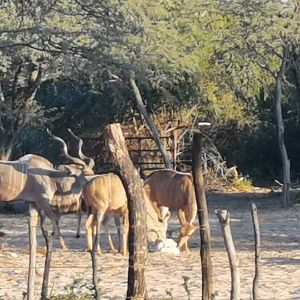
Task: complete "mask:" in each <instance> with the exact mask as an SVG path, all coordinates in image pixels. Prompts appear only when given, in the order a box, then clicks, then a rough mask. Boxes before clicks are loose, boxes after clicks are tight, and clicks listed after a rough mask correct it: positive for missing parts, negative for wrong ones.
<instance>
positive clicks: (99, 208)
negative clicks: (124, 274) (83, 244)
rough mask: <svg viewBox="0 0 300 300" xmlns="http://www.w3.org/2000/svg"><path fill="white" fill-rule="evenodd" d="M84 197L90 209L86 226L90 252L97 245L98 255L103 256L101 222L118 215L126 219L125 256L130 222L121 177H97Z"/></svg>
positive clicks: (86, 189)
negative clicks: (99, 239) (106, 217)
mask: <svg viewBox="0 0 300 300" xmlns="http://www.w3.org/2000/svg"><path fill="white" fill-rule="evenodd" d="M82 196H83V201H84V203H85V205H86V206H87V207H88V217H87V220H86V225H85V227H86V237H87V248H88V250H89V251H92V249H93V243H95V244H96V245H97V246H98V254H101V248H100V246H99V242H98V236H99V230H100V224H101V221H102V220H103V217H104V216H105V215H106V214H117V215H122V216H123V217H124V230H123V246H122V253H123V254H124V255H125V254H126V253H127V237H128V230H129V227H128V226H129V221H128V209H127V197H126V192H125V189H124V187H123V184H122V181H121V180H120V178H119V176H117V175H115V174H113V173H108V174H102V175H95V176H94V177H93V178H92V179H91V180H90V181H89V182H88V184H87V185H86V186H85V187H84V189H83V192H82Z"/></svg>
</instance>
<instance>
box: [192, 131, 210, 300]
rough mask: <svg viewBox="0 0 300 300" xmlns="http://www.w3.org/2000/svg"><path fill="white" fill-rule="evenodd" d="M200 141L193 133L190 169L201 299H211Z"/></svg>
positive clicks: (208, 242)
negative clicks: (198, 229)
mask: <svg viewBox="0 0 300 300" xmlns="http://www.w3.org/2000/svg"><path fill="white" fill-rule="evenodd" d="M201 151H202V139H201V134H200V133H198V132H196V133H194V139H193V148H192V167H193V180H194V187H195V193H196V201H197V209H198V219H199V224H200V256H201V270H202V299H203V300H210V299H212V291H213V282H212V262H211V243H210V226H209V219H208V209H207V202H206V196H205V187H204V179H203V173H202V160H201Z"/></svg>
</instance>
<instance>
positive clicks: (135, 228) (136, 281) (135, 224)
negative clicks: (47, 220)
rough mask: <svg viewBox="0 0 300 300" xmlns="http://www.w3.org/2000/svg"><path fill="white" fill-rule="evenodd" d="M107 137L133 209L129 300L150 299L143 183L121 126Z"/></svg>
mask: <svg viewBox="0 0 300 300" xmlns="http://www.w3.org/2000/svg"><path fill="white" fill-rule="evenodd" d="M103 138H104V139H105V141H106V150H107V151H108V152H109V156H110V158H109V161H111V162H113V163H114V164H115V165H116V166H117V167H118V169H119V170H118V173H119V176H120V178H121V180H122V182H123V185H124V188H125V191H126V195H127V199H128V210H129V265H128V287H127V296H126V299H136V300H137V299H148V296H147V291H146V284H145V265H146V261H147V254H148V248H147V228H146V227H147V213H146V205H145V201H144V192H143V184H142V181H141V178H140V176H139V174H138V171H137V170H136V169H135V167H134V165H133V163H132V161H131V159H130V157H129V154H128V150H127V147H126V144H125V139H124V136H123V133H122V130H121V126H120V124H111V125H108V126H106V128H105V130H104V133H103Z"/></svg>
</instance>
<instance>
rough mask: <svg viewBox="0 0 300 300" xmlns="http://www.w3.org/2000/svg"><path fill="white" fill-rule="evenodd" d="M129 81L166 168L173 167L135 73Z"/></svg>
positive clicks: (140, 111)
mask: <svg viewBox="0 0 300 300" xmlns="http://www.w3.org/2000/svg"><path fill="white" fill-rule="evenodd" d="M129 81H130V85H131V87H132V90H133V93H134V96H135V99H136V103H137V107H138V110H139V113H140V115H141V116H143V117H144V119H145V121H146V123H147V125H148V127H149V129H150V132H151V135H152V137H153V139H154V141H155V143H156V145H157V147H158V148H159V150H160V152H161V155H162V157H163V160H164V163H165V166H166V168H167V169H172V163H171V160H170V158H169V156H168V153H167V151H166V149H165V147H164V146H163V144H162V143H161V140H160V138H159V132H158V130H157V129H156V127H155V125H154V123H153V121H152V119H151V117H150V116H149V114H148V112H147V110H146V108H145V104H144V102H143V99H142V96H141V93H140V91H139V88H138V86H137V84H136V82H135V79H134V75H133V74H132V73H131V74H130V78H129Z"/></svg>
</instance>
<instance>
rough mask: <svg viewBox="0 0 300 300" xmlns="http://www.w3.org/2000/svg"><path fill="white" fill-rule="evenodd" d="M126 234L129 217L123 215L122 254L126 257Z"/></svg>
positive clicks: (126, 214)
mask: <svg viewBox="0 0 300 300" xmlns="http://www.w3.org/2000/svg"><path fill="white" fill-rule="evenodd" d="M128 233H129V216H128V213H125V214H124V216H123V249H122V254H123V255H127V253H128Z"/></svg>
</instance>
